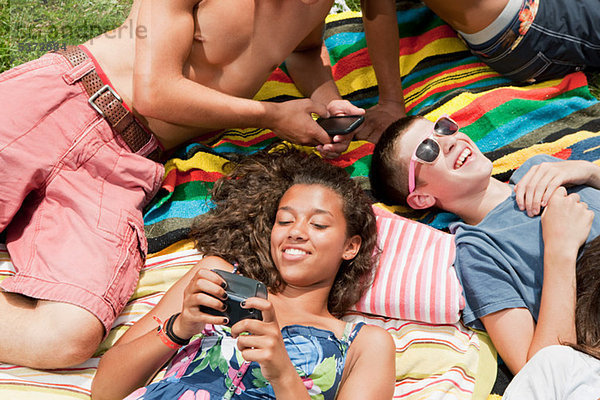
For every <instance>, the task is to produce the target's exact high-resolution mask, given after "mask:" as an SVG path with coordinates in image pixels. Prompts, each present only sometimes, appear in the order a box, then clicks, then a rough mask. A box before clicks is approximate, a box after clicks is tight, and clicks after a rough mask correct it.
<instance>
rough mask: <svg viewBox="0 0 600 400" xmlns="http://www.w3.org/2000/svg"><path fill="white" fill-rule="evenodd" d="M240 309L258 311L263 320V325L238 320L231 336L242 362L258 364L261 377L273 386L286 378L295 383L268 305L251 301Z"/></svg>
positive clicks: (293, 372)
mask: <svg viewBox="0 0 600 400" xmlns="http://www.w3.org/2000/svg"><path fill="white" fill-rule="evenodd" d="M242 307H243V308H255V309H257V310H260V311H261V312H262V317H263V320H262V321H259V320H255V319H244V320H241V321H240V322H238V323H236V324H235V325H233V327H232V328H231V336H232V337H234V338H237V346H238V348H239V349H240V351H241V352H242V356H243V357H244V360H246V361H256V362H257V363H259V364H260V369H261V372H262V374H263V376H264V377H265V378H266V379H268V380H269V382H271V384H273V385H276V384H277V383H278V381H283V380H284V379H286V378H287V377H294V378H296V379H297V377H298V373H297V372H296V369H295V367H294V365H293V364H292V362H291V361H290V358H289V356H288V353H287V350H286V348H285V345H284V343H283V337H282V336H281V330H280V328H279V324H278V323H277V318H276V317H275V311H274V309H273V305H272V304H271V302H270V301H269V300H266V299H261V298H258V297H251V298H249V299H247V300H246V302H245V304H244V305H243V306H242Z"/></svg>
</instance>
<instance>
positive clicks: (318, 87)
mask: <svg viewBox="0 0 600 400" xmlns="http://www.w3.org/2000/svg"><path fill="white" fill-rule="evenodd" d="M322 35H323V24H321V25H319V26H318V27H317V28H316V29H315V30H313V31H312V32H311V34H310V35H309V36H308V37H307V38H306V39H305V40H304V41H303V42H302V43H301V44H300V46H298V48H296V50H295V51H294V52H293V53H292V54H291V55H290V56H289V57H288V58H287V59H286V61H285V63H286V66H287V69H288V72H289V74H290V76H291V77H292V79H293V80H294V83H295V84H296V86H297V87H298V89H299V90H300V92H302V94H304V95H305V96H310V98H311V99H312V100H314V101H315V102H318V103H320V104H323V105H325V106H326V107H327V111H328V114H329V115H362V114H364V113H365V111H364V110H363V109H362V108H358V107H356V106H354V105H353V104H352V103H350V102H349V101H347V100H343V99H342V96H341V95H340V92H339V90H338V88H337V86H336V84H335V81H334V80H333V76H332V74H331V62H330V60H329V52H328V51H327V47H326V46H325V44H324V43H323V40H322ZM353 136H354V134H353V133H351V134H348V135H337V136H335V137H334V138H333V143H331V144H324V145H323V146H319V147H318V150H319V151H320V152H321V153H322V154H323V155H324V156H326V157H328V158H334V157H337V156H339V155H340V154H341V153H342V152H343V151H344V150H346V149H347V148H348V145H349V144H350V141H351V140H352V137H353Z"/></svg>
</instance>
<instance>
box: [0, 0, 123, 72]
mask: <svg viewBox="0 0 600 400" xmlns="http://www.w3.org/2000/svg"><path fill="white" fill-rule="evenodd" d="M132 2H133V1H132V0H0V38H1V39H0V71H4V70H7V69H9V68H11V67H13V66H15V65H19V64H22V63H24V62H26V61H29V60H32V59H35V58H37V57H39V56H41V55H42V54H44V53H45V52H46V51H47V50H48V49H49V48H54V47H59V46H62V45H63V44H65V45H69V44H78V43H81V42H84V41H86V40H87V39H90V38H93V37H95V36H97V35H99V34H101V33H103V32H106V31H108V30H111V29H113V28H116V27H117V26H119V25H120V24H121V23H122V22H123V21H124V20H125V17H126V16H127V13H128V12H129V10H130V8H131V4H132Z"/></svg>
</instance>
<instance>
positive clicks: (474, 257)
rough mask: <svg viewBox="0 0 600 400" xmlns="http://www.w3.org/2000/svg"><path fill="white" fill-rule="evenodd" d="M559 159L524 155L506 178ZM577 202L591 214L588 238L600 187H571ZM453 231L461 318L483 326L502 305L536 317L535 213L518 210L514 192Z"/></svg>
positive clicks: (538, 255) (539, 262) (538, 248)
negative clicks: (462, 305) (483, 319)
mask: <svg viewBox="0 0 600 400" xmlns="http://www.w3.org/2000/svg"><path fill="white" fill-rule="evenodd" d="M548 161H550V162H556V161H562V160H560V159H557V158H554V157H551V156H547V155H539V156H535V157H532V158H530V159H529V160H527V161H526V162H525V163H524V164H523V165H522V166H521V167H520V168H519V169H518V170H516V171H515V173H514V174H513V175H512V177H511V179H510V182H509V183H510V184H512V185H514V184H516V183H517V182H519V180H520V179H521V178H522V177H523V176H524V175H525V173H526V172H527V171H528V170H529V169H530V168H531V167H532V166H534V165H537V164H540V163H542V162H548ZM567 191H568V192H569V193H578V194H579V196H580V198H581V201H583V202H585V203H587V204H588V208H589V209H590V210H592V211H594V213H595V217H594V221H593V223H592V230H591V232H590V235H589V236H588V239H587V241H590V240H592V239H593V238H595V237H596V236H598V235H600V190H598V189H594V188H592V187H589V186H575V187H572V188H569V189H568V190H567ZM450 230H451V231H452V232H453V233H455V235H456V237H455V241H456V260H455V267H456V272H457V274H458V278H459V280H460V282H461V284H462V287H463V291H464V296H465V301H466V305H465V308H464V310H463V314H462V316H463V321H464V323H465V324H466V325H467V326H470V327H472V328H476V329H482V330H483V329H484V327H483V324H482V323H481V321H480V320H479V318H481V317H483V316H485V315H487V314H490V313H493V312H496V311H500V310H503V309H507V308H518V307H525V308H528V309H529V311H530V312H531V314H532V315H533V318H534V319H535V320H536V321H537V318H538V314H539V310H540V301H541V295H542V283H543V272H544V260H543V255H544V243H543V239H542V226H541V220H540V216H539V215H538V216H535V217H528V216H527V213H526V211H521V210H519V207H518V206H517V202H516V200H515V193H514V191H513V192H512V194H511V195H510V197H509V198H507V199H506V200H504V201H503V202H502V203H500V204H499V205H498V206H497V207H496V208H494V209H493V210H492V211H490V212H489V213H488V215H486V217H485V218H484V219H483V221H481V222H480V223H479V224H477V225H467V224H465V223H463V222H458V223H455V224H453V225H451V226H450Z"/></svg>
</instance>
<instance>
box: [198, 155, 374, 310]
mask: <svg viewBox="0 0 600 400" xmlns="http://www.w3.org/2000/svg"><path fill="white" fill-rule="evenodd" d="M226 171H227V172H228V173H227V175H226V176H225V177H223V178H221V179H220V180H218V181H217V182H216V183H215V186H214V188H213V191H212V201H213V203H214V205H215V207H214V208H212V209H211V210H210V211H209V212H207V213H206V214H203V215H200V216H199V217H197V218H196V220H195V221H194V224H193V226H192V230H191V237H192V238H193V239H194V240H195V243H196V247H197V248H198V250H199V251H200V252H201V253H203V254H205V255H213V256H219V257H221V258H223V259H225V260H227V261H228V262H230V263H232V264H233V263H234V262H237V263H238V264H239V271H240V273H241V274H243V275H245V276H247V277H250V278H253V279H256V280H259V281H261V282H263V283H264V284H265V285H266V286H267V287H268V288H269V290H270V291H271V292H273V293H277V292H279V291H281V290H282V289H283V288H284V287H285V282H283V281H282V279H281V276H280V274H279V272H278V271H277V268H276V267H275V265H274V264H273V260H272V258H271V252H270V243H271V229H272V227H273V224H274V222H275V214H276V212H277V208H278V205H279V200H280V199H281V197H282V196H283V194H284V193H285V192H286V191H287V190H288V189H289V188H290V187H292V186H293V185H296V184H308V185H322V186H324V187H327V188H330V189H332V190H333V191H335V192H336V193H337V194H338V195H339V196H340V197H341V198H342V200H343V213H344V216H345V218H346V225H347V236H348V237H351V236H354V235H359V236H360V237H361V239H362V244H361V247H360V250H359V252H358V254H357V255H356V257H355V258H354V259H353V260H349V261H346V260H343V261H342V264H341V266H340V269H339V271H338V273H337V276H336V278H335V281H334V283H333V287H332V288H331V291H330V293H329V300H328V309H329V312H331V313H332V314H333V315H334V316H336V317H340V316H342V315H343V314H344V313H345V312H346V311H347V310H348V309H349V308H350V307H351V306H352V305H354V304H355V303H356V302H357V301H358V300H359V299H360V297H361V296H362V295H363V293H364V291H365V290H366V289H367V287H368V286H369V285H370V284H371V282H372V277H373V272H374V271H373V269H374V267H375V262H376V257H377V254H378V250H377V251H376V248H377V228H376V224H375V216H374V214H373V210H372V208H371V202H370V200H369V198H368V197H367V195H366V194H365V193H364V191H363V190H362V189H361V188H360V186H359V185H358V183H356V182H355V181H354V180H352V179H350V177H349V175H348V174H347V173H346V171H345V170H343V169H342V168H339V167H336V166H333V165H331V164H328V163H326V162H325V161H323V160H322V159H320V158H319V157H318V156H317V155H315V154H310V155H309V154H306V153H304V152H302V151H300V150H298V149H295V148H293V147H291V146H279V147H276V148H273V149H271V150H270V151H269V150H262V151H260V152H258V153H255V154H253V155H251V156H248V157H246V158H244V159H242V161H241V162H240V163H238V164H233V163H228V164H226Z"/></svg>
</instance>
